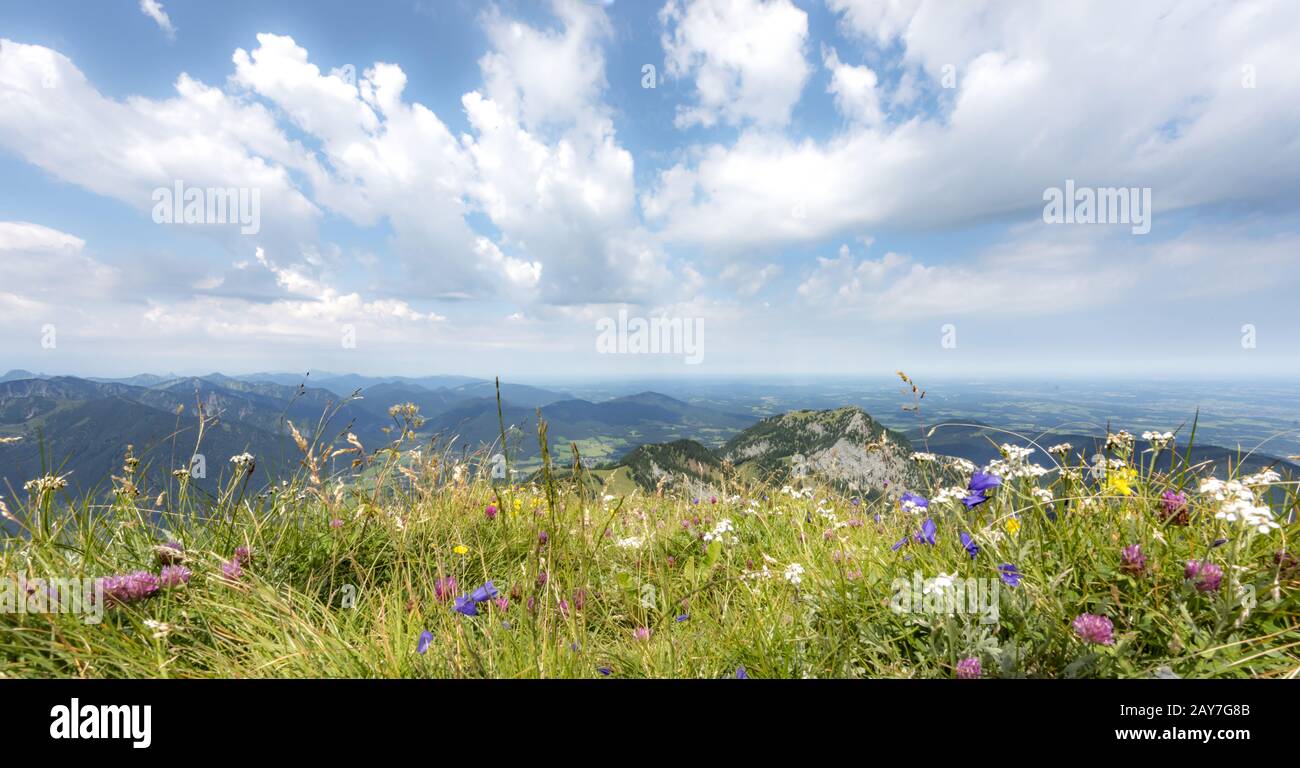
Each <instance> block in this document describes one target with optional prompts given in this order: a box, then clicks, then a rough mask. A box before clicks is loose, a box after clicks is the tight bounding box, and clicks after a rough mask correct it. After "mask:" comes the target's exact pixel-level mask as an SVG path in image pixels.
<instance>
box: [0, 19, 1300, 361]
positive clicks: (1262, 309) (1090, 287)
mask: <svg viewBox="0 0 1300 768" xmlns="http://www.w3.org/2000/svg"><path fill="white" fill-rule="evenodd" d="M0 40H3V43H2V44H0V103H3V105H4V109H3V110H0V180H2V181H0V334H2V335H0V367H6V368H7V367H22V368H28V369H33V370H38V371H43V372H49V373H72V374H98V375H127V374H131V373H136V372H140V371H155V372H163V371H177V372H182V373H202V372H207V371H211V370H223V371H226V372H231V373H241V372H248V371H254V370H305V369H309V368H313V369H326V370H350V371H358V372H365V373H374V374H380V373H391V374H424V373H464V374H471V375H493V374H501V375H505V376H512V377H515V378H526V377H530V376H531V377H545V378H548V379H554V378H556V377H564V376H570V375H571V376H587V375H591V376H602V377H619V376H627V377H638V376H647V375H672V376H699V377H718V376H731V375H741V374H755V375H770V374H789V373H792V372H795V373H800V374H814V375H815V374H828V375H830V374H836V375H843V374H859V375H871V376H879V375H882V374H886V373H888V372H889V371H892V370H894V369H896V368H903V369H906V370H908V371H909V372H913V373H914V374H916V375H931V376H947V375H961V376H983V377H989V376H993V377H1002V376H1007V377H1016V376H1033V377H1035V378H1044V377H1053V376H1061V377H1091V376H1116V375H1119V376H1134V377H1141V378H1161V377H1214V378H1236V377H1243V378H1257V377H1291V376H1294V375H1295V374H1296V373H1297V371H1298V369H1300V334H1297V333H1296V331H1297V327H1296V326H1297V322H1298V321H1297V319H1296V313H1295V312H1294V309H1293V306H1294V296H1295V293H1296V288H1297V284H1298V283H1300V265H1298V264H1297V258H1300V247H1298V246H1300V226H1298V224H1300V219H1298V218H1297V201H1298V200H1300V197H1297V193H1298V192H1300V144H1297V142H1296V141H1295V136H1296V135H1300V70H1297V68H1296V67H1295V66H1294V63H1293V53H1292V52H1293V51H1294V50H1296V49H1297V48H1300V10H1297V7H1296V6H1295V4H1294V3H1285V2H1264V1H1261V2H1241V3H1235V4H1219V3H1211V2H1183V3H1172V2H1168V3H1164V2H1152V3H1143V4H1141V5H1140V6H1138V7H1134V6H1133V4H1131V3H1120V2H1099V3H1073V2H1065V3H1053V4H1041V5H1040V4H1024V3H1009V2H994V1H992V0H988V1H984V0H981V1H979V2H971V3H964V4H962V5H960V6H953V5H952V4H945V3H941V2H938V3H936V2H929V0H910V1H905V2H880V1H878V0H826V2H821V1H820V0H819V1H818V2H802V1H799V2H791V1H790V0H669V2H666V3H658V2H655V3H651V2H635V3H633V2H624V0H616V1H615V2H608V3H602V2H595V1H593V2H582V1H580V0H555V1H554V2H547V3H543V2H539V3H531V2H530V3H524V2H500V3H493V4H489V3H471V2H459V1H457V0H446V1H440V2H432V1H423V2H381V3H375V4H359V3H342V2H280V3H275V4H269V3H254V2H229V3H222V4H212V3H197V2H195V3H182V2H177V1H176V0H172V1H171V2H161V3H159V2H154V0H146V1H145V2H139V1H138V0H121V1H119V2H102V3H91V2H48V3H40V4H36V3H21V4H20V3H8V4H5V5H3V6H0ZM647 67H653V72H652V73H651V74H649V75H647ZM648 78H652V79H653V86H654V87H646V85H647V84H648V82H649V80H648ZM1067 179H1070V180H1073V182H1074V183H1075V184H1076V185H1077V186H1079V187H1085V188H1088V189H1102V188H1121V187H1122V188H1132V189H1135V190H1150V195H1151V200H1152V210H1151V211H1150V212H1149V221H1150V231H1149V232H1147V233H1143V234H1136V233H1135V232H1134V227H1132V226H1130V223H1116V222H1111V223H1095V224H1084V223H1075V224H1067V223H1049V222H1047V221H1045V220H1044V202H1043V201H1044V194H1045V192H1046V191H1047V190H1049V189H1051V188H1060V187H1063V186H1064V185H1065V183H1066V180H1067ZM178 181H179V182H181V183H182V184H183V185H184V186H185V187H188V188H193V189H197V190H199V192H200V193H203V192H205V191H206V190H211V189H217V188H220V189H233V190H237V191H239V192H240V193H241V194H248V195H251V194H252V193H253V192H256V194H257V204H258V208H257V212H258V215H257V231H256V232H249V233H241V232H240V226H239V225H238V224H222V223H210V222H199V223H188V224H185V223H179V224H178V223H167V222H165V221H163V222H159V221H156V220H155V219H157V218H158V217H157V216H156V208H157V204H158V203H157V200H156V198H155V193H156V191H157V190H159V189H167V190H170V189H173V188H174V186H175V184H176V183H177V182H178ZM1137 196H1138V197H1140V195H1137ZM619 310H626V311H627V313H628V314H629V315H630V316H632V317H641V318H647V319H649V318H658V317H662V318H667V319H676V320H680V321H685V322H692V323H695V322H698V323H700V324H701V325H702V328H703V332H702V338H703V351H702V354H697V355H694V356H692V355H688V354H684V353H683V351H682V350H680V349H670V350H668V351H667V352H666V353H662V354H639V355H638V354H601V353H600V352H598V346H597V340H598V331H597V328H598V327H599V325H598V324H599V323H600V321H601V320H602V319H603V318H612V317H616V316H617V315H618V313H619ZM691 357H694V358H695V359H698V360H699V362H698V364H692V363H688V362H686V361H687V359H688V358H691Z"/></svg>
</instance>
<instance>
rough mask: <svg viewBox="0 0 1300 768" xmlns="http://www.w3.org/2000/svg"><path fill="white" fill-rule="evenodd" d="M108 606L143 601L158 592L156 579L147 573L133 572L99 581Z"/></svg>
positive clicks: (106, 577)
mask: <svg viewBox="0 0 1300 768" xmlns="http://www.w3.org/2000/svg"><path fill="white" fill-rule="evenodd" d="M100 583H101V584H102V586H103V589H104V597H105V602H106V603H107V604H108V605H125V604H127V603H134V602H138V601H140V600H144V599H145V598H147V597H150V596H152V595H153V593H155V592H157V591H158V577H157V576H154V575H153V574H152V573H149V572H148V571H133V572H131V573H126V574H122V575H119V576H105V577H104V578H103V579H101V580H100Z"/></svg>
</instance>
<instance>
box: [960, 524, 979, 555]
mask: <svg viewBox="0 0 1300 768" xmlns="http://www.w3.org/2000/svg"><path fill="white" fill-rule="evenodd" d="M960 538H961V545H962V546H963V547H965V548H966V551H967V552H969V553H970V559H972V560H974V559H975V556H976V555H978V554H979V553H980V545H978V544H976V543H975V540H974V539H972V538H971V536H970V534H969V533H966V532H965V531H962V532H961V536H960Z"/></svg>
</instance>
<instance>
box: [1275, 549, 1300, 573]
mask: <svg viewBox="0 0 1300 768" xmlns="http://www.w3.org/2000/svg"><path fill="white" fill-rule="evenodd" d="M1273 564H1274V565H1276V566H1277V567H1278V568H1279V569H1281V570H1283V571H1289V570H1291V569H1292V568H1295V567H1296V566H1297V565H1300V560H1296V558H1295V557H1294V556H1293V555H1292V554H1291V553H1290V552H1287V551H1286V550H1285V549H1279V550H1278V551H1276V552H1274V553H1273Z"/></svg>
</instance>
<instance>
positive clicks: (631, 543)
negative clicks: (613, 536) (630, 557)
mask: <svg viewBox="0 0 1300 768" xmlns="http://www.w3.org/2000/svg"><path fill="white" fill-rule="evenodd" d="M644 543H645V540H644V539H642V538H641V537H640V536H626V537H624V538H620V539H619V540H618V541H615V542H614V544H615V545H616V546H617V547H618V548H619V549H640V548H641V545H642V544H644Z"/></svg>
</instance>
